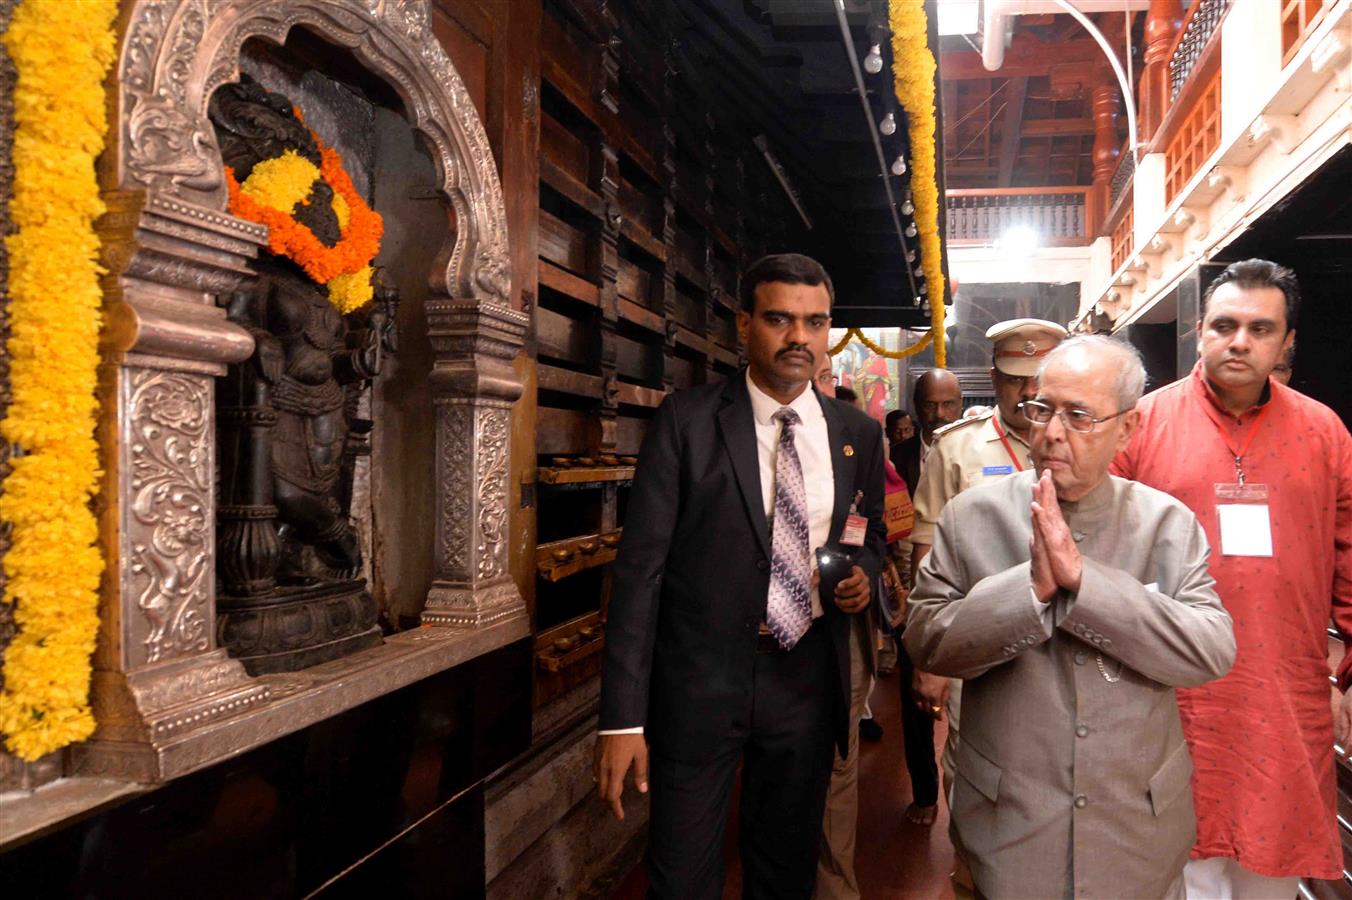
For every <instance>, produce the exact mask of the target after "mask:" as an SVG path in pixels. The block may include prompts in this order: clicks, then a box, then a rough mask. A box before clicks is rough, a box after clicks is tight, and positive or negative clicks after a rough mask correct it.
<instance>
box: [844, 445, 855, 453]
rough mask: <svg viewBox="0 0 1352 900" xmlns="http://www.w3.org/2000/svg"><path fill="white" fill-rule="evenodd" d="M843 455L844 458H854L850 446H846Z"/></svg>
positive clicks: (852, 449)
mask: <svg viewBox="0 0 1352 900" xmlns="http://www.w3.org/2000/svg"><path fill="white" fill-rule="evenodd" d="M844 453H845V455H846V456H854V447H853V446H852V445H850V444H846V445H845V450H844Z"/></svg>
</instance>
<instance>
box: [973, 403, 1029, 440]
mask: <svg viewBox="0 0 1352 900" xmlns="http://www.w3.org/2000/svg"><path fill="white" fill-rule="evenodd" d="M997 421H998V422H999V423H1000V431H1003V432H1004V433H1005V437H1007V438H1009V439H1010V440H1011V441H1013V442H1014V443H1016V444H1023V445H1024V446H1025V447H1028V446H1029V443H1028V439H1027V438H1025V437H1023V436H1022V435H1020V434H1019V433H1018V432H1017V431H1015V430H1014V429H1012V428H1010V427H1009V423H1008V422H1006V421H1005V420H1004V419H1002V418H1000V407H998V406H997V407H995V411H994V412H992V413H991V415H990V418H989V419H987V420H986V421H985V423H984V424H985V428H986V443H988V444H998V443H999V442H1000V431H996V430H995V423H996V422H997Z"/></svg>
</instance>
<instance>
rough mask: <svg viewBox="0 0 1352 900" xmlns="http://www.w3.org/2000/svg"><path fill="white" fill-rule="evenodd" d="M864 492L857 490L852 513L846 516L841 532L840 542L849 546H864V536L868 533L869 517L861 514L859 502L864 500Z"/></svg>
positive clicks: (851, 506) (851, 505)
mask: <svg viewBox="0 0 1352 900" xmlns="http://www.w3.org/2000/svg"><path fill="white" fill-rule="evenodd" d="M863 499H864V492H863V491H857V492H856V493H855V495H854V502H853V503H851V504H850V514H849V515H848V516H846V517H845V527H844V528H843V529H842V530H841V533H840V542H841V543H842V544H844V545H845V546H847V547H862V546H864V538H865V537H866V536H867V535H868V519H866V518H865V517H864V516H861V515H859V504H860V503H861V502H863Z"/></svg>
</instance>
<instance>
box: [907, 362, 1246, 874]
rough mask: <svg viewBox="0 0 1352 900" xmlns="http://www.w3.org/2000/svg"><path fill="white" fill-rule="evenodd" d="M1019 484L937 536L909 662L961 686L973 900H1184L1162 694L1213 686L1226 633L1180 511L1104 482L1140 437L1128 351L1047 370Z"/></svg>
mask: <svg viewBox="0 0 1352 900" xmlns="http://www.w3.org/2000/svg"><path fill="white" fill-rule="evenodd" d="M1040 378H1041V382H1040V387H1039V391H1038V396H1037V399H1036V400H1033V401H1028V402H1026V403H1025V404H1024V405H1023V412H1024V414H1025V415H1026V416H1027V418H1028V419H1029V421H1030V422H1031V423H1032V431H1031V449H1032V458H1033V462H1034V465H1035V469H1034V470H1032V471H1028V472H1023V473H1021V474H1017V475H1013V476H1010V477H1008V478H1003V479H1000V480H999V481H996V482H994V483H992V484H988V485H981V486H978V487H975V488H972V489H971V490H968V491H966V492H964V493H963V494H961V495H959V496H958V497H957V498H955V499H954V500H953V501H952V502H951V503H949V504H948V506H947V507H945V509H944V511H943V513H942V515H941V516H940V518H939V522H938V528H937V531H936V533H935V541H934V545H933V550H932V551H931V552H930V554H929V556H928V557H926V559H925V561H924V564H923V566H922V567H921V570H920V578H919V581H918V583H917V584H916V588H915V590H914V592H913V593H912V594H911V598H910V604H909V615H908V618H907V622H906V631H905V641H906V649H907V651H908V652H909V653H910V654H911V658H912V659H913V660H915V663H916V665H917V666H918V667H920V668H922V669H924V670H926V671H929V672H934V673H937V674H940V675H949V676H953V677H956V678H962V679H965V680H966V681H965V685H964V689H963V701H962V702H963V732H962V734H963V740H962V741H961V743H960V744H959V748H960V749H959V753H958V759H957V769H958V778H957V782H956V784H955V786H954V792H953V809H952V815H953V821H954V823H955V824H956V827H957V830H958V834H959V835H960V837H961V839H962V842H963V845H964V847H965V849H966V851H967V854H968V861H969V862H970V864H971V868H972V874H973V877H974V879H975V881H976V886H977V889H978V890H979V891H980V893H981V894H982V895H984V896H986V897H990V898H997V900H998V898H1006V897H1038V898H1047V897H1072V896H1073V897H1114V898H1117V897H1151V898H1160V897H1182V896H1183V879H1182V873H1183V864H1184V863H1185V862H1186V861H1187V858H1188V850H1189V848H1190V847H1191V846H1192V842H1193V835H1194V830H1195V826H1196V823H1195V820H1194V818H1193V808H1192V794H1191V791H1190V790H1189V780H1190V777H1191V774H1192V761H1191V759H1190V758H1189V756H1188V748H1187V745H1186V744H1185V743H1184V741H1183V730H1182V727H1181V725H1180V723H1179V717H1178V706H1177V703H1176V701H1175V699H1174V691H1173V688H1175V687H1182V686H1190V685H1197V684H1201V683H1203V682H1205V681H1209V680H1211V679H1213V678H1218V677H1220V676H1221V675H1224V674H1225V672H1226V671H1228V670H1229V668H1230V665H1231V663H1232V662H1233V661H1234V655H1235V642H1234V633H1233V630H1232V626H1231V622H1230V617H1229V615H1228V614H1227V613H1226V612H1225V610H1224V608H1222V606H1221V603H1220V600H1219V599H1218V598H1217V596H1216V593H1215V590H1214V589H1213V584H1212V580H1211V576H1210V575H1208V574H1207V554H1208V549H1207V542H1206V537H1205V535H1204V534H1203V532H1202V529H1201V527H1200V526H1199V525H1198V523H1197V520H1196V519H1195V518H1194V517H1193V515H1192V513H1191V512H1189V511H1188V509H1187V507H1185V506H1183V504H1181V503H1179V502H1178V501H1176V500H1174V499H1173V498H1171V497H1169V496H1168V495H1166V494H1163V493H1161V492H1159V491H1156V490H1153V489H1151V488H1148V487H1144V486H1142V485H1139V484H1136V483H1135V482H1130V481H1124V480H1122V479H1119V478H1116V477H1112V476H1109V475H1108V463H1109V461H1110V460H1111V459H1112V458H1113V456H1114V454H1116V453H1117V451H1118V450H1120V449H1121V448H1122V447H1124V446H1125V445H1126V443H1127V440H1128V439H1129V438H1130V437H1131V434H1132V432H1133V431H1134V429H1135V427H1136V422H1137V414H1136V412H1135V411H1134V407H1135V405H1136V401H1137V400H1138V399H1139V398H1140V396H1141V389H1142V386H1143V384H1144V381H1145V373H1144V371H1143V369H1142V367H1141V362H1140V357H1139V356H1138V355H1137V354H1136V351H1135V350H1134V349H1132V348H1131V347H1130V345H1127V344H1123V343H1120V342H1117V341H1112V340H1109V339H1106V338H1077V339H1074V340H1071V341H1067V342H1066V343H1063V344H1062V345H1060V346H1059V347H1058V348H1057V349H1056V350H1054V351H1052V353H1051V354H1049V355H1048V356H1047V358H1046V359H1045V361H1044V363H1043V366H1042V371H1041V373H1040Z"/></svg>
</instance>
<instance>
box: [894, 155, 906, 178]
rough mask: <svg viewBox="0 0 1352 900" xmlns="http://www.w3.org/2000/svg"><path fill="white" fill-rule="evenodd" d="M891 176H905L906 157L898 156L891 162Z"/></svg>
mask: <svg viewBox="0 0 1352 900" xmlns="http://www.w3.org/2000/svg"><path fill="white" fill-rule="evenodd" d="M892 174H893V175H905V174H906V157H904V156H898V157H897V158H896V159H894V160H892Z"/></svg>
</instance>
